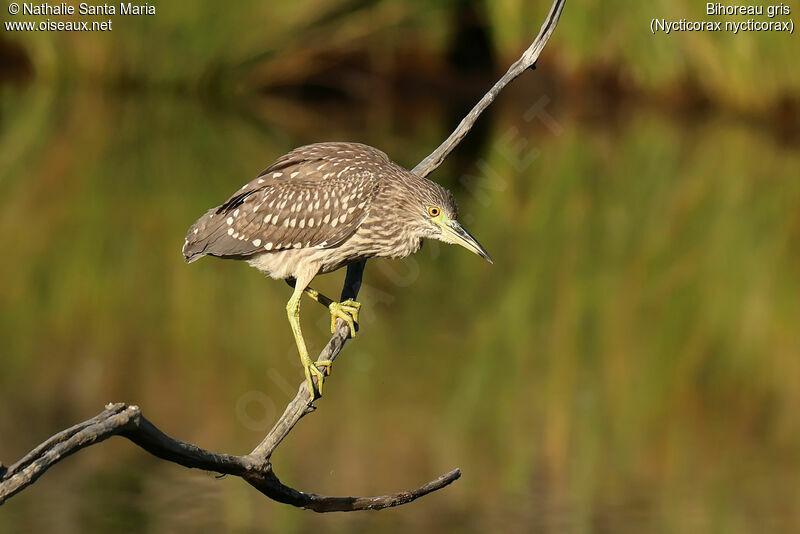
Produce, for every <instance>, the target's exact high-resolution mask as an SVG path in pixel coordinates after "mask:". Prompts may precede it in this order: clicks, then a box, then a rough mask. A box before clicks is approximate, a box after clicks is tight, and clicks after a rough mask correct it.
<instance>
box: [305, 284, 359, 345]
mask: <svg viewBox="0 0 800 534" xmlns="http://www.w3.org/2000/svg"><path fill="white" fill-rule="evenodd" d="M303 291H305V294H306V295H308V296H309V297H311V298H312V299H314V300H316V301H317V302H319V303H320V304H322V305H323V306H325V307H327V308H328V309H329V310H330V312H331V334H332V333H334V332H335V331H336V319H341V320H343V321H344V322H346V323H347V326H349V327H350V337H356V323H358V312H359V310H360V309H361V303H360V302H356V301H354V300H345V301H343V302H336V301H335V300H333V299H331V298H330V297H326V296H325V295H323V294H322V293H320V292H319V291H317V290H316V289H314V288H312V287H307V288H305V289H304V290H303Z"/></svg>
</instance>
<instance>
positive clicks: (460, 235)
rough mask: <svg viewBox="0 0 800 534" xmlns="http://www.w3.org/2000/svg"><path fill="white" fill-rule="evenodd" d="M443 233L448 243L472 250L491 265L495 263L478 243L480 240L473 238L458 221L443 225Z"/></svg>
mask: <svg viewBox="0 0 800 534" xmlns="http://www.w3.org/2000/svg"><path fill="white" fill-rule="evenodd" d="M442 231H443V232H444V233H445V235H447V237H448V238H450V239H448V241H450V242H451V243H453V244H454V245H461V246H462V247H464V248H465V249H467V250H471V251H472V252H474V253H475V254H477V255H478V256H480V257H481V258H483V259H485V260H486V261H488V262H489V263H494V262H493V261H492V258H491V257H490V256H489V253H488V252H486V249H485V248H483V247H482V246H481V244H480V243H478V240H477V239H475V238H474V237H472V234H470V233H469V232H467V231H466V230H465V229H464V227H463V226H461V225H460V224H458V221H448V222H447V223H445V224H443V225H442Z"/></svg>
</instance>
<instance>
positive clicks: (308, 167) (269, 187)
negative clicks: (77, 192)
mask: <svg viewBox="0 0 800 534" xmlns="http://www.w3.org/2000/svg"><path fill="white" fill-rule="evenodd" d="M457 217H458V209H457V206H456V202H455V199H454V197H453V194H452V193H451V192H450V191H448V190H447V189H445V188H444V187H442V186H441V185H439V184H437V183H436V182H433V181H431V180H429V179H427V178H424V177H421V176H418V175H416V174H414V173H413V172H410V171H408V170H406V169H404V168H403V167H401V166H399V165H397V164H396V163H394V162H393V161H391V160H390V159H389V157H388V156H387V155H386V154H385V153H384V152H382V151H380V150H378V149H376V148H373V147H371V146H368V145H364V144H360V143H352V142H325V143H315V144H310V145H305V146H301V147H299V148H296V149H294V150H292V151H291V152H289V153H287V154H285V155H283V156H281V157H280V158H278V159H277V160H276V161H275V162H274V163H273V164H272V165H270V166H269V167H267V168H266V169H264V170H263V171H262V172H261V173H260V174H259V175H258V176H256V177H255V178H254V179H253V180H252V181H250V182H248V183H246V184H245V185H244V186H242V188H241V189H239V190H238V191H237V192H236V193H234V194H233V195H231V196H230V197H229V198H228V199H227V200H226V201H225V202H223V203H222V204H220V205H219V206H216V207H214V208H211V209H210V210H208V211H207V212H206V213H205V214H204V215H202V216H201V217H200V218H199V219H197V221H196V222H195V223H194V224H193V225H192V226H191V227H190V228H189V230H188V232H187V234H186V239H185V241H184V244H183V249H182V252H183V256H184V258H185V260H186V262H187V263H192V262H194V261H196V260H198V259H200V258H202V257H204V256H215V257H219V258H225V259H235V260H244V261H246V262H247V263H248V264H250V265H251V266H252V267H255V268H256V269H258V270H259V271H261V272H263V273H265V274H266V275H268V276H270V277H271V278H274V279H276V280H281V279H283V280H286V281H287V283H289V285H290V286H293V287H294V291H293V293H292V295H291V297H290V298H289V301H288V302H287V304H286V313H287V317H288V320H289V324H290V326H291V329H292V333H293V334H294V340H295V343H296V345H297V350H298V352H299V353H300V361H301V362H302V365H303V369H304V373H305V379H306V381H307V383H308V390H309V392H310V394H311V395H312V397H314V398H318V397H321V396H322V389H323V382H324V378H325V376H326V375H329V374H330V366H331V363H332V362H331V361H329V360H325V361H317V362H313V361H312V360H311V358H310V357H309V355H308V349H307V347H306V343H305V340H304V338H303V334H302V330H301V328H300V300H301V297H302V295H303V294H306V295H307V296H309V297H310V298H311V299H313V300H315V301H317V302H319V303H321V304H322V305H324V306H326V307H327V308H328V310H329V311H330V315H331V332H333V331H334V330H335V325H336V320H337V319H342V320H344V321H345V322H346V323H347V325H348V328H349V336H350V337H354V336H355V333H356V324H357V323H358V319H359V311H360V309H361V304H360V303H359V302H356V301H354V300H345V301H343V302H337V301H334V300H333V299H331V298H329V297H326V296H325V295H323V294H321V293H319V292H318V291H316V290H314V289H313V288H312V287H311V286H310V283H311V281H312V280H313V279H314V277H316V276H317V275H318V274H324V273H330V272H332V271H335V270H337V269H339V268H341V267H344V266H346V265H349V264H351V263H355V262H360V261H363V260H367V259H369V258H375V257H385V258H404V257H406V256H409V255H410V254H413V253H415V252H417V251H418V250H419V249H420V248H421V246H422V242H423V240H424V239H437V240H439V241H443V242H445V243H450V244H457V245H461V246H463V247H464V248H466V249H467V250H469V251H471V252H474V253H475V254H477V255H479V256H481V257H483V258H484V259H486V260H487V261H489V262H490V263H492V259H491V257H490V256H489V254H488V253H487V252H486V249H484V248H483V246H482V245H481V244H480V243H479V242H478V241H477V240H476V239H475V238H474V237H473V236H472V235H471V234H470V233H469V232H467V230H465V229H464V228H463V227H462V226H461V224H459V222H458V220H457ZM312 377H313V378H315V379H316V388H315V384H314V380H312Z"/></svg>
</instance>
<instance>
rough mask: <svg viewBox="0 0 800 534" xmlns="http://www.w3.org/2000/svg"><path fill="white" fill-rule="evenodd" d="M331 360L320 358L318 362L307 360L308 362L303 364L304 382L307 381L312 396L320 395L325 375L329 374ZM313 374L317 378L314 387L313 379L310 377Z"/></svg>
mask: <svg viewBox="0 0 800 534" xmlns="http://www.w3.org/2000/svg"><path fill="white" fill-rule="evenodd" d="M332 364H333V362H332V361H331V360H320V361H318V362H312V361H311V360H309V361H308V362H306V363H304V364H303V367H304V368H305V373H306V382H307V383H308V391H309V392H310V393H311V395H312V396H313V397H315V398H316V397H317V395H319V397H322V384H323V382H325V377H326V376H327V375H330V374H331V365H332ZM312 376H314V377H315V378H316V379H317V387H316V388H315V387H314V381H313V380H312V379H311V377H312Z"/></svg>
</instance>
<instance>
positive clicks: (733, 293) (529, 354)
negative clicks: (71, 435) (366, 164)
mask: <svg viewBox="0 0 800 534" xmlns="http://www.w3.org/2000/svg"><path fill="white" fill-rule="evenodd" d="M155 5H157V14H156V15H154V16H149V17H122V16H115V17H113V18H112V20H113V28H114V29H113V31H112V32H107V33H70V34H66V33H64V34H59V33H43V32H35V33H13V32H7V31H3V32H2V33H0V52H2V55H3V63H2V64H3V67H2V71H0V72H2V74H0V286H1V287H0V460H2V461H3V462H4V463H6V464H10V463H13V462H14V461H15V460H16V459H18V458H19V457H21V456H22V455H23V454H24V453H25V452H26V451H27V450H29V449H30V448H32V447H33V446H34V445H35V444H37V443H39V442H40V441H42V440H43V439H45V438H46V437H48V436H49V435H51V434H53V433H54V432H56V431H57V430H59V429H61V428H65V427H67V426H69V425H72V424H74V423H76V422H78V421H80V420H83V419H86V418H88V417H91V416H92V415H94V414H95V413H97V412H99V411H100V410H101V409H102V406H103V405H104V404H105V403H106V402H109V401H126V402H131V403H136V404H138V405H140V406H141V407H142V409H143V411H144V413H145V415H146V416H147V417H148V418H150V419H151V420H152V421H153V422H154V423H155V424H157V425H158V426H160V427H161V428H162V429H163V430H164V431H166V432H167V433H169V434H171V435H173V436H175V437H178V438H180V439H184V440H187V441H190V442H193V443H196V444H198V445H200V446H202V447H205V448H208V449H211V450H216V451H221V452H228V453H236V454H241V453H246V452H247V451H249V450H250V449H251V448H252V447H253V446H255V444H257V443H258V442H259V441H260V438H261V437H262V436H263V434H264V433H265V431H266V428H268V427H269V426H270V423H271V422H272V421H274V419H275V418H276V417H277V416H278V415H279V414H280V411H281V410H282V407H283V406H284V405H285V403H286V402H287V401H288V400H289V398H290V397H291V395H292V394H293V392H294V389H295V388H296V385H297V384H299V382H300V380H301V378H302V371H301V369H300V366H299V359H298V358H297V355H296V349H295V348H294V343H293V341H292V337H291V333H290V330H289V327H288V324H287V322H286V318H285V311H284V305H285V301H286V300H287V299H288V296H289V294H290V289H289V287H288V286H286V285H285V284H283V283H282V282H276V281H272V280H268V279H264V277H263V276H262V275H260V274H259V273H258V272H257V271H255V270H253V269H251V268H249V267H248V266H246V265H244V264H241V263H238V262H226V261H219V260H215V259H204V260H202V261H200V262H197V263H194V264H192V265H191V266H187V265H185V264H184V263H183V259H182V256H181V254H180V247H181V245H182V243H183V235H184V232H185V231H186V229H187V228H188V227H189V225H190V224H191V223H192V222H193V221H194V220H195V219H196V218H197V217H198V216H200V215H201V214H202V213H203V212H204V211H205V210H206V209H207V208H209V207H211V206H213V205H216V204H218V203H220V202H222V201H223V200H224V199H225V198H227V196H228V195H229V194H230V193H232V192H233V191H235V190H236V189H238V188H239V187H240V186H241V185H242V184H244V183H246V182H247V181H249V180H250V179H251V178H252V177H253V176H255V174H257V173H258V172H259V171H260V170H261V169H263V168H264V167H266V166H267V165H268V164H269V163H270V162H272V161H273V160H274V159H275V158H277V157H278V156H280V155H281V154H283V153H285V152H287V151H288V150H290V149H292V148H294V147H295V146H298V145H301V144H305V143H310V142H315V141H324V140H354V141H361V142H366V143H369V144H372V145H375V146H377V147H378V148H381V149H382V150H384V151H386V152H387V153H388V154H389V155H390V156H391V157H393V158H394V159H395V160H396V161H397V162H398V163H400V164H402V165H404V166H407V167H412V166H413V165H414V164H416V163H417V162H418V161H419V160H420V159H422V158H423V157H424V156H425V155H427V154H428V153H429V152H430V151H431V150H433V148H435V147H436V146H437V145H438V143H439V142H441V140H442V139H444V137H445V136H446V135H447V134H448V133H449V132H450V130H451V129H452V128H453V127H454V125H455V123H456V122H457V120H458V119H459V118H460V117H461V116H462V115H463V114H464V113H465V112H466V111H467V110H468V109H469V107H470V105H471V104H472V103H474V102H475V101H477V99H478V98H479V97H480V96H481V95H482V94H483V92H484V91H485V90H486V89H487V88H488V87H489V86H490V85H491V83H493V81H494V80H495V79H496V78H497V77H498V76H499V74H500V73H501V72H502V71H503V70H504V69H505V68H506V66H507V65H508V64H510V63H511V62H512V61H513V60H514V59H515V58H516V57H517V56H518V55H519V53H520V52H521V51H522V50H523V49H524V48H525V47H527V46H528V44H529V42H530V40H531V39H532V37H533V36H534V35H535V33H536V32H537V31H538V29H539V26H540V24H541V22H542V21H543V20H544V17H545V14H546V13H547V10H548V9H549V4H548V3H547V2H542V1H531V0H498V1H495V2H486V3H482V2H472V3H471V2H455V1H445V0H439V1H435V2H421V1H420V2H401V1H395V0H385V1H373V2H370V1H335V0H308V1H306V0H298V1H295V2H256V1H242V2H237V3H236V4H235V5H234V4H230V3H222V2H212V1H210V0H209V1H197V2H192V3H191V5H189V4H179V3H174V2H169V3H167V2H159V3H156V4H155ZM787 5H790V6H791V7H792V9H793V11H796V12H797V13H800V5H797V3H796V2H789V3H788V4H787ZM704 9H705V3H701V2H685V1H681V2H666V1H660V2H647V3H645V2H638V3H633V4H631V3H630V2H622V1H618V0H614V1H605V2H599V1H591V2H582V3H581V2H575V1H571V2H569V3H568V5H567V6H566V8H565V11H564V15H563V17H562V20H561V22H560V24H559V27H558V29H557V31H556V33H555V35H554V37H553V39H552V41H551V42H550V44H549V45H548V47H547V48H546V50H545V51H544V53H543V55H542V58H541V59H540V61H539V68H538V69H537V70H536V71H535V72H526V73H525V74H524V76H523V77H522V78H520V79H519V80H517V81H516V82H515V83H514V84H513V85H512V86H510V87H509V88H508V89H507V90H506V91H505V92H504V93H503V94H502V95H501V96H500V97H499V99H498V101H497V102H496V104H495V105H493V107H492V108H490V110H489V112H487V114H486V116H485V117H483V118H482V119H481V120H480V121H479V123H478V126H477V128H476V130H475V131H474V132H473V133H472V134H470V136H469V137H468V138H467V139H466V141H465V143H464V145H463V146H462V147H460V148H459V149H458V150H457V151H456V152H455V153H454V154H453V156H452V158H451V159H450V160H448V162H447V163H446V164H445V165H444V166H443V167H442V168H440V169H439V170H438V171H436V172H435V173H434V174H432V175H431V178H433V179H435V180H437V181H439V182H440V183H442V184H444V185H446V186H447V187H449V188H451V189H452V190H453V191H454V193H455V195H456V198H457V200H458V202H459V208H460V212H461V214H462V217H461V218H462V221H463V222H464V223H465V226H466V227H467V228H469V230H470V231H471V232H472V233H473V234H474V235H475V236H476V237H477V238H478V239H479V240H480V241H481V243H482V244H483V245H484V246H485V247H486V248H487V249H488V250H489V252H490V253H491V254H492V256H493V258H494V260H495V263H494V265H489V264H487V263H486V262H483V261H482V260H480V259H479V258H477V257H475V256H473V255H470V254H469V253H468V252H466V251H464V250H462V249H456V248H455V247H448V246H445V245H438V244H436V243H427V244H426V245H425V247H423V249H422V251H421V252H419V253H418V254H417V255H415V256H413V257H411V258H409V259H407V260H404V261H383V260H381V261H371V262H370V263H369V264H368V265H367V271H366V276H365V283H364V286H363V288H362V292H361V300H362V302H363V304H364V308H363V313H362V325H361V326H362V328H361V330H360V332H359V335H358V338H357V339H356V340H355V341H354V342H352V343H349V344H348V345H347V347H346V349H345V351H344V353H343V355H342V357H341V359H340V360H337V363H336V365H335V367H334V372H333V375H332V377H331V378H330V379H329V380H328V381H327V382H326V389H325V392H326V395H325V398H324V399H323V400H322V401H320V402H319V403H318V404H319V409H318V410H317V412H316V413H315V414H314V415H312V416H310V417H308V418H306V419H304V420H303V421H302V422H301V423H300V424H299V425H298V427H297V428H296V429H295V431H294V432H293V433H292V435H291V436H290V437H289V438H288V439H287V441H286V442H285V443H284V444H283V445H282V447H281V448H279V449H278V452H277V453H276V454H275V456H274V458H273V460H274V463H275V466H276V471H277V474H278V475H279V476H280V477H281V478H282V480H283V481H284V482H286V483H288V484H290V485H292V486H294V487H297V488H299V489H302V490H305V491H311V492H317V493H326V494H334V495H371V494H382V493H387V492H393V491H398V490H402V489H409V488H412V487H415V486H418V485H420V484H422V483H423V482H425V481H427V480H428V479H431V478H434V477H435V476H438V475H439V474H440V473H442V472H445V471H447V470H449V469H451V468H453V467H460V468H461V469H462V471H463V477H462V479H460V480H459V481H458V482H456V483H455V484H453V485H452V486H450V487H448V488H447V489H445V490H442V491H441V492H439V493H436V494H434V495H431V496H428V497H426V498H424V499H422V500H420V501H417V502H415V503H413V504H410V505H407V506H404V507H401V508H398V509H392V510H386V511H382V512H378V513H372V512H362V513H356V514H328V515H317V514H314V513H312V512H305V511H302V510H296V509H293V508H290V507H287V506H285V505H280V504H277V503H274V502H272V501H268V500H267V499H265V498H264V497H263V496H262V495H260V494H259V493H257V492H256V491H255V490H253V489H252V488H250V487H249V486H248V485H247V484H245V483H244V482H242V481H241V480H238V479H236V478H231V477H228V478H223V479H217V478H215V477H214V476H213V475H211V474H208V473H203V472H200V471H189V470H185V469H183V468H180V467H178V466H175V465H173V464H168V463H165V462H163V461H160V460H157V459H155V458H152V457H150V456H148V455H147V454H146V453H144V452H143V451H141V450H140V449H138V448H136V447H134V446H132V445H131V444H130V443H128V442H127V441H125V440H122V439H118V438H114V439H111V440H110V441H108V442H106V443H104V444H102V445H99V446H97V447H94V448H92V449H90V450H88V451H83V452H81V453H79V454H77V455H76V456H74V457H72V458H70V459H68V460H66V461H65V462H64V463H62V464H59V465H58V466H56V467H54V468H53V469H52V470H51V471H50V472H48V473H47V475H46V476H44V477H43V478H42V479H40V480H39V481H38V482H37V483H36V484H35V485H34V486H32V487H30V488H28V489H27V490H26V491H25V492H23V493H21V494H20V495H18V496H16V497H14V498H13V499H11V500H10V501H9V502H8V503H7V504H6V505H5V506H3V507H2V509H0V531H2V532H66V533H70V532H76V533H77V532H81V533H83V532H110V531H123V532H234V533H238V532H306V531H312V530H316V531H317V532H320V531H322V532H376V531H380V532H384V531H385V532H407V531H409V530H411V529H414V530H415V531H418V532H440V531H453V532H487V531H505V532H530V531H537V532H615V533H616V532H726V533H737V532H753V531H769V532H796V531H797V530H799V529H800V492H798V490H797V486H798V480H800V421H799V420H798V417H797V414H798V412H800V388H799V387H798V384H800V246H799V245H800V150H799V149H800V69H798V68H797V66H798V65H797V57H798V52H800V46H798V38H797V36H796V35H788V34H763V33H758V34H756V33H751V34H740V35H732V34H728V33H683V34H671V35H664V34H657V35H652V34H651V33H650V30H649V26H650V20H651V19H652V18H653V17H659V18H660V17H664V18H667V19H679V18H683V17H686V18H689V19H697V20H719V19H708V18H707V17H705V16H704V15H703V12H704ZM2 16H3V17H4V21H8V20H23V17H22V16H21V15H20V16H17V17H14V18H12V17H10V16H9V15H8V14H7V10H6V9H5V7H4V9H3V15H2ZM796 16H797V14H795V13H793V14H792V15H791V17H792V18H794V17H796ZM106 18H108V17H99V18H98V20H101V19H106ZM26 19H31V20H39V19H35V18H31V17H26ZM53 19H54V20H62V19H59V18H58V17H53ZM64 20H67V19H64ZM88 20H91V19H88ZM723 20H725V19H723ZM732 20H745V19H744V18H736V19H732ZM782 20H786V19H785V18H784V19H782ZM534 105H538V106H539V107H538V108H537V109H542V110H544V111H545V112H546V114H547V117H548V118H547V120H542V118H541V117H542V115H535V116H534V114H533V113H532V112H531V107H532V106H534ZM342 276H343V275H342V273H337V274H333V275H327V276H324V277H321V279H320V280H319V281H318V282H317V285H318V286H319V288H320V289H322V290H323V291H325V292H327V293H332V294H338V290H339V287H340V284H341V279H342ZM303 311H304V313H303V324H304V328H305V332H306V336H307V341H308V343H309V345H310V348H311V350H312V351H314V350H318V349H319V348H321V346H322V344H323V343H324V342H325V341H326V339H327V331H326V329H327V325H328V316H327V314H326V312H325V311H324V310H323V309H321V308H319V307H317V306H312V305H310V304H308V303H307V304H305V306H304V308H303ZM323 450H324V451H325V452H323Z"/></svg>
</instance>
